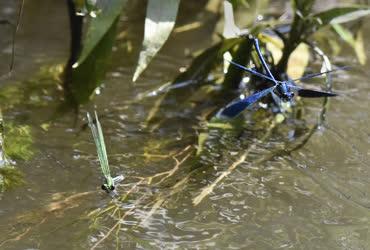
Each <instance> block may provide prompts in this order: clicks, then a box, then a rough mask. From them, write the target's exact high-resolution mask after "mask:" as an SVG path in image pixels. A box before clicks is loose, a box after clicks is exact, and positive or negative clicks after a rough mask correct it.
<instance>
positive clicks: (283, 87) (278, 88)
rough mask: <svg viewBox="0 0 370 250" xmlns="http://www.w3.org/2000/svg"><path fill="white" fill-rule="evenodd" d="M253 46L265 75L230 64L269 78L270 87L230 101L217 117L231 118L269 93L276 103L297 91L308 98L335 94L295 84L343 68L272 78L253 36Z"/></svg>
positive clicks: (299, 94)
mask: <svg viewBox="0 0 370 250" xmlns="http://www.w3.org/2000/svg"><path fill="white" fill-rule="evenodd" d="M254 47H255V48H256V51H257V55H258V58H259V59H260V61H261V63H262V66H263V68H264V70H265V71H266V73H267V75H265V74H262V73H259V72H257V71H255V70H253V69H250V68H246V67H244V66H242V65H240V64H238V63H235V62H233V61H229V62H230V63H231V64H233V65H235V66H237V67H239V68H241V69H243V70H245V71H247V72H248V73H250V74H252V75H255V76H258V77H260V78H263V79H265V80H269V81H270V82H272V83H273V86H272V87H269V88H267V89H264V90H262V91H259V92H257V93H254V94H253V95H250V96H248V97H246V98H245V97H243V96H241V97H239V98H237V99H236V100H234V101H232V102H231V103H229V104H228V105H227V106H226V107H224V108H222V109H221V110H220V111H218V113H217V115H216V116H217V117H218V118H233V117H236V116H237V115H239V114H240V113H241V112H243V111H244V110H245V109H246V108H248V107H249V106H250V105H252V104H253V103H256V102H257V101H258V100H260V99H261V98H262V97H264V96H266V95H268V94H271V95H272V97H273V99H274V101H275V102H277V103H278V104H280V103H281V100H283V101H285V102H289V101H291V100H292V99H293V97H294V92H297V95H298V96H301V97H308V98H315V97H331V96H336V95H337V94H335V93H331V92H325V91H319V90H313V89H305V88H302V87H299V86H297V85H295V82H296V81H301V80H305V79H309V78H313V77H316V76H320V75H323V74H328V73H330V72H334V71H337V70H340V69H344V67H343V68H339V69H334V70H329V71H325V72H321V73H314V74H309V75H306V76H303V77H301V78H299V79H295V80H288V81H278V80H276V79H275V78H274V76H273V75H272V73H271V71H270V69H269V68H268V66H267V64H266V62H265V60H264V58H263V56H262V53H261V50H260V48H259V44H258V40H257V39H256V38H255V39H254Z"/></svg>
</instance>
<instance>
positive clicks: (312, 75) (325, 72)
mask: <svg viewBox="0 0 370 250" xmlns="http://www.w3.org/2000/svg"><path fill="white" fill-rule="evenodd" d="M347 69H350V67H349V66H344V67H340V68H337V69H332V70H327V71H324V72H320V73H313V74H308V75H305V76H303V77H301V78H297V79H294V80H293V82H296V81H302V80H307V79H311V78H314V77H318V76H321V75H326V74H329V73H332V72H335V71H339V70H347Z"/></svg>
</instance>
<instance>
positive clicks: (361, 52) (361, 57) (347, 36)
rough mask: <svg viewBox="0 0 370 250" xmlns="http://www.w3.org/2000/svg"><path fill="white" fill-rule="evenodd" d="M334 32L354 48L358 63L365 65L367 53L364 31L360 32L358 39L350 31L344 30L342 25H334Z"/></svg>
mask: <svg viewBox="0 0 370 250" xmlns="http://www.w3.org/2000/svg"><path fill="white" fill-rule="evenodd" d="M333 28H334V30H335V31H336V32H337V33H338V35H339V36H340V37H341V38H342V39H343V40H344V41H345V42H346V43H347V44H348V45H350V46H351V47H352V49H353V50H354V51H355V53H356V56H357V59H358V61H359V62H360V63H361V64H362V65H364V64H365V63H366V52H365V47H364V42H363V36H362V30H361V29H360V30H358V32H357V37H356V38H355V37H354V35H353V34H352V33H351V31H349V30H348V29H346V28H344V27H343V26H342V25H340V24H333Z"/></svg>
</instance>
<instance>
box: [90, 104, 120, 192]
mask: <svg viewBox="0 0 370 250" xmlns="http://www.w3.org/2000/svg"><path fill="white" fill-rule="evenodd" d="M87 120H88V123H89V127H90V129H91V133H92V135H93V138H94V142H95V146H96V151H97V152H98V157H99V163H100V168H101V171H102V173H103V175H104V178H105V183H104V184H103V185H102V189H103V190H105V191H106V192H107V193H111V192H113V193H115V184H116V183H119V182H121V181H122V180H123V179H124V177H123V176H122V175H119V176H117V177H114V178H112V176H111V174H110V169H109V162H108V156H107V149H106V147H105V142H104V136H103V130H102V127H101V125H100V122H99V119H98V115H97V113H96V111H95V122H94V120H93V119H92V118H91V116H90V114H89V113H87Z"/></svg>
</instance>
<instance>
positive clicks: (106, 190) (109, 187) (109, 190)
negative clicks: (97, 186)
mask: <svg viewBox="0 0 370 250" xmlns="http://www.w3.org/2000/svg"><path fill="white" fill-rule="evenodd" d="M101 189H103V190H104V191H105V192H107V193H110V192H112V191H113V190H114V186H108V184H103V185H101Z"/></svg>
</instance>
